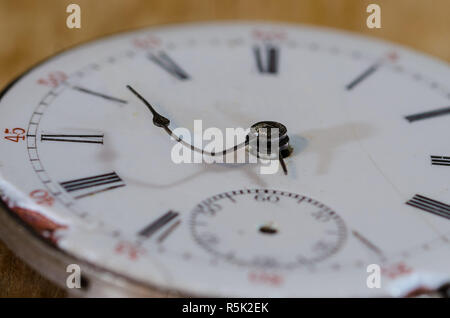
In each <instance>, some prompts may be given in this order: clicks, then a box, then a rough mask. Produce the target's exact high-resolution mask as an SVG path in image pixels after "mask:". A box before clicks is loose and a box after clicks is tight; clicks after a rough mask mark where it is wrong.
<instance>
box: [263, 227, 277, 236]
mask: <svg viewBox="0 0 450 318" xmlns="http://www.w3.org/2000/svg"><path fill="white" fill-rule="evenodd" d="M259 232H260V233H262V234H266V235H274V234H277V233H278V229H277V228H276V227H275V225H273V224H263V225H261V226H260V227H259Z"/></svg>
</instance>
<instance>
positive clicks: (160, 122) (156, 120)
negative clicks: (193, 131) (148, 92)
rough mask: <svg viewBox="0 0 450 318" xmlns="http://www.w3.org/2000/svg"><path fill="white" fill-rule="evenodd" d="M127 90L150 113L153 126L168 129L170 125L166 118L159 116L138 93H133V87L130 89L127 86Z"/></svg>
mask: <svg viewBox="0 0 450 318" xmlns="http://www.w3.org/2000/svg"><path fill="white" fill-rule="evenodd" d="M127 88H128V89H129V90H130V91H131V92H132V93H133V94H134V95H136V96H137V98H139V99H140V100H141V101H142V102H143V103H144V104H145V105H146V106H147V107H148V109H149V110H150V111H151V112H152V114H153V124H154V125H155V126H157V127H162V128H164V127H166V128H167V127H168V126H169V124H170V120H169V119H167V118H166V117H164V116H163V115H161V114H159V113H158V112H157V111H156V110H155V109H154V108H153V106H152V105H150V103H149V102H148V101H147V100H146V99H145V98H144V97H142V96H141V94H139V93H138V92H136V91H135V89H134V88H133V87H131V86H130V85H127Z"/></svg>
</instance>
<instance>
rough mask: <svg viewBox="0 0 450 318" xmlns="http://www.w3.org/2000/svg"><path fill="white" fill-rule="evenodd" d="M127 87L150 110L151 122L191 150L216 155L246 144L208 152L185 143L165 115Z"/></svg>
mask: <svg viewBox="0 0 450 318" xmlns="http://www.w3.org/2000/svg"><path fill="white" fill-rule="evenodd" d="M127 88H128V89H129V90H130V91H131V92H132V93H133V94H134V95H136V96H137V97H138V98H139V99H140V100H141V101H142V102H143V103H144V104H145V105H146V106H147V108H148V109H149V110H150V111H151V113H152V114H153V124H154V125H155V126H157V127H161V128H163V129H164V130H165V131H166V132H167V134H169V136H171V137H172V138H174V139H175V140H176V141H177V142H179V143H181V144H182V145H184V146H186V147H188V148H190V149H191V150H193V151H196V152H199V153H202V154H206V155H209V156H213V157H214V156H217V155H221V156H225V155H226V154H228V153H231V152H234V151H236V150H238V149H239V148H242V147H243V146H246V145H247V144H248V140H246V141H244V142H242V143H240V144H239V145H236V146H234V147H232V148H229V149H225V150H223V151H221V152H209V151H205V150H203V149H200V148H197V147H195V146H194V145H191V144H189V143H187V142H186V141H184V140H183V139H182V138H181V137H178V136H177V135H175V134H174V133H173V131H172V130H171V129H170V128H169V124H170V120H169V119H167V118H166V117H164V116H162V115H161V114H159V113H158V112H157V111H156V110H155V109H154V108H153V106H152V105H151V104H150V103H149V102H148V101H147V100H146V99H145V98H144V97H142V96H141V94H139V93H138V92H137V91H136V90H135V89H134V88H133V87H131V86H130V85H127Z"/></svg>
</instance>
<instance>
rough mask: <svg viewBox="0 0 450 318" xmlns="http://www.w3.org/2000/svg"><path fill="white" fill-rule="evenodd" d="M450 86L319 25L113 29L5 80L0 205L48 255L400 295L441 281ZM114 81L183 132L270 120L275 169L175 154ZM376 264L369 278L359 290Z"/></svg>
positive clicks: (414, 62) (329, 291)
mask: <svg viewBox="0 0 450 318" xmlns="http://www.w3.org/2000/svg"><path fill="white" fill-rule="evenodd" d="M449 79H450V70H449V68H448V66H447V65H445V64H444V63H440V62H438V61H435V60H433V59H431V58H428V57H424V56H422V55H419V54H417V53H413V52H410V51H408V50H405V49H404V48H401V47H398V46H395V45H391V44H386V43H384V42H380V41H375V40H368V39H366V38H362V37H359V36H356V35H353V34H347V33H339V32H335V31H330V30H327V29H319V28H310V27H300V26H293V25H283V24H258V23H239V24H226V23H219V24H195V25H181V26H173V27H164V28H153V29H147V30H142V31H137V32H131V33H126V34H122V35H118V36H113V37H108V38H106V39H101V40H98V41H95V42H92V43H89V44H85V45H82V46H80V47H78V48H74V49H71V50H68V51H66V52H64V53H62V54H59V55H57V56H55V57H53V58H51V59H49V60H47V61H46V62H44V63H42V64H40V65H39V66H37V67H35V68H34V69H32V70H31V71H29V72H28V73H26V74H25V75H24V76H22V77H21V78H20V79H19V80H18V81H16V82H15V83H14V84H13V85H12V86H10V87H9V88H8V89H7V90H6V91H5V92H4V94H3V96H2V98H1V101H0V128H1V133H2V135H1V140H0V153H1V158H0V188H1V192H2V198H3V201H4V202H5V203H6V204H7V205H8V207H9V209H10V210H11V211H13V212H14V213H16V214H18V215H19V216H20V217H21V218H22V219H23V220H25V221H26V222H28V223H29V224H31V225H32V226H33V227H34V228H35V229H36V230H37V231H38V233H39V234H40V235H41V236H42V237H44V238H46V239H48V240H49V241H51V242H52V243H53V244H54V245H55V246H56V247H57V248H58V249H61V250H63V251H64V252H66V253H67V254H69V255H72V256H74V257H76V258H77V259H81V260H84V261H86V262H89V263H92V264H94V265H96V266H98V267H100V268H103V269H106V270H108V271H111V272H112V273H118V274H120V275H121V276H125V277H128V278H130V279H132V280H134V281H139V282H141V283H143V284H148V285H152V286H157V287H160V288H163V289H170V290H176V291H180V292H183V293H187V294H190V295H202V296H255V297H257V296H267V297H269V296H282V297H297V296H370V295H373V296H378V295H404V294H405V293H406V292H409V289H410V288H411V286H412V287H418V286H419V285H421V284H427V282H428V281H433V280H434V281H436V280H445V279H449V277H450V253H449V252H450V249H449V247H450V246H449V240H450V220H449V219H450V193H449V176H450V147H449V142H448V129H449V123H450V91H449V90H448V88H447V87H446V85H447V84H448V82H449ZM127 85H129V86H130V87H132V88H133V89H134V90H135V91H136V92H139V94H141V95H142V96H143V97H145V99H146V100H148V101H149V102H150V103H151V105H152V106H153V107H154V109H156V110H157V111H158V113H159V114H161V115H162V116H164V117H166V118H168V119H170V128H171V129H175V128H179V127H183V128H186V129H187V130H188V131H190V132H191V134H192V138H197V137H198V138H201V137H202V136H201V135H200V136H197V135H195V134H194V133H193V131H194V121H195V120H201V124H202V127H203V129H204V130H206V129H207V128H210V127H215V128H218V129H220V130H221V131H223V132H225V130H226V128H235V127H243V128H249V127H251V126H252V125H254V124H255V123H259V122H262V121H271V122H275V123H281V124H282V125H284V126H285V127H286V129H287V135H288V136H289V147H290V148H291V150H292V151H291V152H290V153H289V154H288V156H286V157H285V158H284V159H283V160H284V163H285V165H286V168H287V172H288V173H287V175H285V174H284V173H283V170H282V169H279V171H278V172H276V173H273V174H262V173H261V170H260V164H259V163H256V164H255V163H243V164H229V163H212V164H208V163H205V162H202V163H176V161H174V160H173V149H174V146H175V145H180V144H179V143H177V142H176V140H174V139H173V138H172V139H171V138H170V137H169V136H168V135H167V133H166V132H165V131H164V130H163V129H161V127H157V126H155V125H154V123H153V114H152V112H151V111H149V108H148V107H146V105H145V104H144V103H143V102H142V101H141V100H139V98H137V97H136V95H135V94H133V92H132V91H131V90H130V89H128V88H127ZM224 135H225V134H224ZM224 145H225V143H224ZM231 145H233V143H231ZM204 146H205V143H204V144H200V148H203V147H204ZM224 148H225V146H224ZM2 213H4V212H2ZM371 264H376V265H379V266H380V268H381V275H382V276H381V280H382V284H381V288H369V287H368V282H367V279H368V276H369V275H370V272H369V273H368V271H367V270H368V266H369V265H371ZM369 268H370V267H369ZM63 270H65V269H63ZM413 285H414V286H413ZM408 288H409V289H408Z"/></svg>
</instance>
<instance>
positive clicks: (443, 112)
mask: <svg viewBox="0 0 450 318" xmlns="http://www.w3.org/2000/svg"><path fill="white" fill-rule="evenodd" d="M443 115H450V107H445V108H439V109H435V110H431V111H429V112H424V113H419V114H415V115H409V116H406V117H405V119H406V120H407V121H409V122H410V123H412V122H414V121H417V120H422V119H428V118H433V117H439V116H443Z"/></svg>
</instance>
